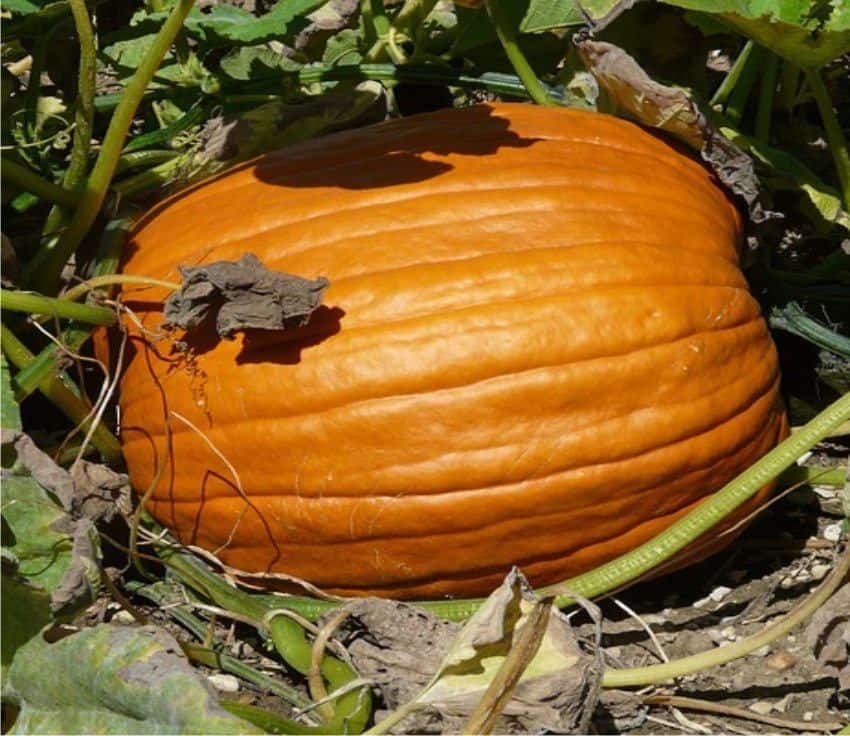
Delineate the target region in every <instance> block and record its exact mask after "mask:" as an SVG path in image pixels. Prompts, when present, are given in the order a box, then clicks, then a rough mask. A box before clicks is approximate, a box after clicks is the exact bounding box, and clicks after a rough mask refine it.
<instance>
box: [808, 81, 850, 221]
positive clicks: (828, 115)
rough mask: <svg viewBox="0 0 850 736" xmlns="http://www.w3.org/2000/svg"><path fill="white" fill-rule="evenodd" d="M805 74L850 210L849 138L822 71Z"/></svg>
mask: <svg viewBox="0 0 850 736" xmlns="http://www.w3.org/2000/svg"><path fill="white" fill-rule="evenodd" d="M805 74H806V81H807V82H808V83H809V88H810V89H811V91H812V95H813V96H814V98H815V102H816V103H817V106H818V110H819V111H820V116H821V120H822V121H823V128H824V130H825V131H826V140H827V143H829V150H830V151H831V152H832V159H833V161H834V162H835V171H836V172H837V174H838V181H839V183H840V185H841V196H842V199H843V201H844V209H845V210H847V211H848V212H850V148H848V145H847V139H846V138H845V136H844V131H843V130H842V128H841V124H840V123H839V122H838V118H837V117H836V115H835V109H834V108H833V105H832V100H831V99H830V97H829V92H827V89H826V85H825V84H824V83H823V79H822V78H821V75H820V72H819V71H818V70H817V69H806V70H805Z"/></svg>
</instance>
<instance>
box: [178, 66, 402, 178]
mask: <svg viewBox="0 0 850 736" xmlns="http://www.w3.org/2000/svg"><path fill="white" fill-rule="evenodd" d="M249 57H250V55H249V56H247V57H245V58H246V59H247V58H249ZM249 63H251V64H253V63H255V62H249ZM231 71H233V73H235V74H240V73H241V72H240V69H239V68H238V62H237V63H236V64H235V66H234V67H231ZM385 113H386V97H385V95H384V92H383V88H382V87H381V86H380V85H379V84H378V83H376V82H363V83H361V84H359V85H357V86H356V87H354V88H351V87H341V88H339V89H334V90H332V91H331V92H329V93H327V94H324V95H316V96H314V97H308V98H306V99H305V100H303V101H302V102H300V103H297V104H288V103H285V102H269V103H266V104H263V105H260V106H259V107H256V108H254V109H253V110H249V111H248V112H245V113H242V114H239V115H229V116H227V117H223V118H212V119H211V120H209V121H207V124H206V125H205V127H204V130H203V133H202V137H203V141H202V145H201V146H200V150H198V151H197V152H190V153H189V154H187V156H186V165H185V166H182V167H181V168H180V170H181V171H182V172H185V173H184V176H185V178H184V179H183V180H179V181H173V182H172V183H171V184H172V186H173V187H174V188H180V187H181V186H185V185H187V184H189V183H190V182H191V181H194V180H197V179H199V178H202V177H205V176H210V175H212V174H215V173H217V172H218V171H222V170H223V169H226V168H228V167H230V166H233V165H234V164H236V163H238V162H239V161H245V160H246V159H249V158H252V157H254V156H257V155H259V154H261V153H263V152H265V151H269V150H273V149H275V148H280V147H283V146H286V145H289V144H291V143H295V142H297V141H301V140H306V139H308V138H312V137H314V136H318V135H320V134H322V133H327V132H330V131H334V130H342V129H344V128H350V127H354V126H356V125H361V124H365V123H366V122H377V121H378V120H381V119H383V117H384V115H385Z"/></svg>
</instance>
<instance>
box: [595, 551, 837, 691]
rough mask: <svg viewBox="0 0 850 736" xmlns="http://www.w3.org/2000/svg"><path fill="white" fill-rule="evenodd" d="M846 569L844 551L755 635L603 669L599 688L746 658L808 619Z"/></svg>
mask: <svg viewBox="0 0 850 736" xmlns="http://www.w3.org/2000/svg"><path fill="white" fill-rule="evenodd" d="M848 571H850V551H847V552H845V553H844V555H843V556H842V557H841V559H840V560H839V562H838V565H837V566H836V568H835V570H833V572H832V574H831V575H830V576H829V577H828V578H827V579H826V580H825V581H824V582H823V584H822V585H821V586H820V588H818V589H817V590H816V591H815V592H814V593H813V594H812V595H810V596H808V597H807V598H806V599H805V600H804V601H803V602H802V603H801V604H800V605H799V606H797V607H796V608H793V609H792V610H791V611H789V612H788V613H787V614H786V615H785V616H783V617H782V618H781V619H779V620H778V621H776V622H775V623H773V624H771V625H770V626H767V627H765V628H764V629H762V630H761V631H760V632H759V633H758V634H756V635H754V636H749V637H747V638H746V639H741V640H740V641H737V642H735V643H734V644H727V645H725V646H722V647H717V648H716V649H710V650H708V651H705V652H700V653H699V654H694V655H692V656H690V657H683V658H682V659H674V660H672V661H671V662H662V663H661V664H656V665H650V666H649V667H636V668H634V669H622V670H606V672H605V674H604V675H603V676H602V687H610V688H623V687H642V686H645V685H655V684H657V683H661V682H666V681H667V680H672V679H674V678H676V677H682V676H683V675H690V674H693V673H694V672H700V671H702V670H705V669H708V668H709V667H717V666H718V665H721V664H725V663H726V662H731V661H732V660H734V659H739V658H740V657H745V656H746V655H748V654H750V653H751V652H754V651H756V650H757V649H760V648H761V647H763V646H765V645H766V644H770V643H771V642H773V641H776V640H777V639H778V638H779V637H781V636H784V635H785V634H787V633H788V632H789V631H791V630H792V629H794V628H795V627H796V626H798V625H799V624H801V623H803V622H804V621H806V620H808V619H809V618H811V616H812V615H813V614H814V613H815V611H817V610H818V608H820V607H821V606H822V605H823V604H824V603H826V601H827V600H829V597H830V596H831V595H832V594H833V593H834V592H835V591H836V590H837V589H838V587H839V586H840V585H841V583H842V582H843V581H844V579H845V578H846V577H847V573H848Z"/></svg>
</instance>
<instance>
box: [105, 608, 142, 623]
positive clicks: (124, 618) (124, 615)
mask: <svg viewBox="0 0 850 736" xmlns="http://www.w3.org/2000/svg"><path fill="white" fill-rule="evenodd" d="M109 621H110V623H114V624H124V625H127V624H134V623H136V619H135V618H134V617H133V614H132V613H130V612H129V611H125V610H124V609H123V608H122V609H121V610H120V611H116V612H115V615H114V616H113V617H112V618H111V619H109Z"/></svg>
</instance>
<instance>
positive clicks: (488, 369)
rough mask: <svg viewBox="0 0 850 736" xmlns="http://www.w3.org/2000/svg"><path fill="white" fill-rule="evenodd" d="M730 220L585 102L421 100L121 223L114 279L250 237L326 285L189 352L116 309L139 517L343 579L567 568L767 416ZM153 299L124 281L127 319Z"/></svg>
mask: <svg viewBox="0 0 850 736" xmlns="http://www.w3.org/2000/svg"><path fill="white" fill-rule="evenodd" d="M739 229H740V217H739V215H738V213H737V211H736V209H735V207H734V206H733V205H732V204H731V203H730V202H729V200H728V199H727V197H726V195H725V194H724V193H723V191H722V190H721V189H720V188H719V187H718V186H717V185H716V183H715V182H714V180H713V178H712V176H711V175H710V174H709V173H708V172H707V171H706V170H705V169H704V168H703V167H702V166H701V165H700V164H698V163H697V162H695V161H693V160H691V159H690V158H689V157H687V156H686V155H684V154H682V153H681V152H679V150H678V149H676V148H675V147H674V146H673V145H671V144H670V143H668V142H666V141H664V140H663V139H661V138H659V137H657V136H655V135H653V134H651V133H649V132H647V131H645V130H643V129H642V128H640V127H638V126H636V125H633V124H631V123H629V122H625V121H623V120H620V119H616V118H613V117H609V116H606V115H601V114H596V113H585V112H579V111H573V110H566V109H550V108H542V107H536V106H532V105H525V104H497V105H487V106H483V105H482V106H476V107H470V108H465V109H461V110H445V111H439V112H436V113H429V114H426V115H420V116H414V117H409V118H404V119H401V120H395V121H390V122H386V123H382V124H379V125H377V126H373V127H370V128H362V129H358V130H354V131H347V132H343V133H338V134H334V135H331V136H327V137H324V138H321V139H319V140H314V141H310V142H306V143H303V144H299V145H294V146H291V147H289V148H286V149H284V150H281V151H279V152H276V153H272V154H269V155H267V156H265V157H262V158H260V159H257V160H255V161H252V162H250V163H248V164H246V165H243V166H241V167H239V168H237V169H235V170H233V171H232V172H229V173H227V174H225V175H222V176H220V177H218V178H216V179H214V180H212V181H209V182H207V183H204V184H202V185H200V186H198V187H196V188H194V189H192V190H189V191H188V192H186V193H183V194H181V195H178V196H177V197H174V198H172V199H171V200H168V201H166V202H164V203H163V204H162V205H160V206H158V207H157V208H155V209H154V210H153V211H152V212H150V213H148V215H146V216H145V217H144V218H143V219H142V220H141V222H140V223H139V224H138V226H137V229H136V230H135V233H134V235H133V236H132V239H131V243H130V247H129V255H128V257H127V260H126V263H125V265H124V271H125V273H129V274H137V275H144V276H149V277H154V278H160V279H171V280H177V279H178V273H177V266H178V265H197V264H200V263H209V262H212V261H217V260H222V259H228V260H235V259H237V258H239V257H240V256H241V255H243V254H244V253H246V252H250V253H254V254H256V255H257V256H258V257H259V258H260V260H261V261H263V263H265V265H267V266H268V267H269V268H272V269H277V270H281V271H286V272H289V273H294V274H298V275H301V276H304V277H306V278H311V279H312V278H316V277H318V276H326V277H327V278H328V279H329V280H330V282H331V286H330V287H329V289H328V290H327V292H326V294H325V299H324V306H323V307H321V308H320V310H319V311H318V312H316V313H315V314H314V315H313V317H312V319H311V321H310V322H309V324H307V325H306V326H305V327H302V328H297V329H293V330H288V331H285V332H280V333H261V332H254V333H251V334H240V335H239V336H238V337H237V339H236V340H233V341H221V342H218V341H216V340H215V339H214V338H213V337H212V335H211V331H210V333H209V334H206V333H203V332H202V333H201V334H200V335H196V336H193V337H192V338H191V339H190V340H189V344H190V347H191V348H192V356H191V358H187V357H186V356H185V355H184V354H181V353H179V352H175V351H174V350H173V349H172V346H171V343H170V342H169V341H168V340H160V341H157V340H151V339H150V337H149V336H148V337H144V336H143V335H141V334H140V331H139V329H138V328H137V327H136V325H135V324H134V323H133V322H132V321H129V320H127V321H126V326H127V329H128V330H129V332H130V338H129V344H130V345H129V349H128V351H127V353H126V355H125V364H126V370H125V371H124V374H123V377H122V380H121V398H120V405H121V416H122V429H121V438H122V442H123V447H124V453H125V457H126V461H127V465H128V467H129V472H130V477H131V480H132V483H133V485H134V487H135V488H136V490H137V492H139V493H144V492H145V491H146V490H147V489H148V488H149V487H150V486H151V484H152V483H153V481H154V477H155V473H156V470H157V468H158V467H160V464H163V466H162V468H161V470H162V473H161V477H160V480H159V483H158V485H157V487H156V490H155V491H154V492H153V495H152V498H151V501H150V503H149V507H148V508H149V510H150V511H151V512H152V513H153V515H154V516H155V517H156V518H157V519H158V520H159V521H160V522H162V523H163V524H165V525H166V526H168V527H169V528H170V529H171V530H173V531H174V532H175V534H176V535H177V536H178V537H179V538H180V540H181V541H182V542H184V543H187V544H194V545H197V546H200V547H203V548H206V549H209V550H213V551H216V553H217V554H218V556H219V557H220V558H221V559H222V561H223V562H225V563H226V564H228V565H230V566H232V567H235V568H238V569H241V570H245V571H250V572H276V573H285V574H288V575H294V576H297V577H299V578H303V579H305V580H308V581H310V582H311V583H314V584H315V585H318V586H320V587H322V588H325V589H327V590H329V591H331V592H334V593H338V594H343V595H367V594H370V595H382V596H394V597H400V598H422V597H436V596H442V595H455V596H471V595H479V594H484V593H487V592H489V591H490V590H492V589H493V588H494V587H495V586H497V585H498V584H499V582H500V581H501V579H502V577H503V576H504V574H505V572H506V571H507V570H508V569H509V568H510V567H511V565H513V564H516V565H519V566H520V567H521V568H522V570H523V571H524V572H525V573H526V575H527V576H528V577H529V578H530V580H531V581H532V582H533V583H534V584H536V585H543V584H548V583H553V582H556V581H559V580H563V579H566V578H569V577H571V576H573V575H577V574H580V573H582V572H585V571H587V570H589V569H592V568H593V567H595V566H597V565H599V564H601V563H604V562H606V561H608V560H610V559H612V558H614V557H616V556H618V555H620V554H623V553H625V552H627V551H629V550H630V549H633V548H634V547H636V546H637V545H639V544H641V543H642V542H644V541H646V540H647V539H649V538H651V537H652V536H653V535H655V534H657V533H658V532H660V531H661V530H663V529H664V528H665V527H667V526H668V525H669V524H670V523H671V522H672V521H674V520H675V519H677V518H679V517H680V516H681V515H683V514H684V513H685V512H687V511H688V510H690V509H692V508H693V507H694V506H695V505H697V504H699V503H700V502H701V501H702V500H703V499H704V498H705V497H706V496H707V495H709V494H711V493H712V492H714V491H716V490H717V489H719V488H720V487H721V486H723V485H724V484H725V483H726V482H727V481H729V480H730V479H732V478H733V477H735V476H736V475H737V474H738V473H740V472H741V471H743V470H744V469H745V468H747V467H748V466H749V465H750V464H752V462H754V461H755V460H756V459H758V458H759V457H760V456H761V455H763V454H764V453H765V452H767V451H768V450H769V449H770V448H772V447H773V446H774V445H775V444H776V443H777V442H778V441H779V440H780V439H782V437H783V436H784V435H785V433H786V431H787V428H786V420H785V414H784V410H783V408H782V403H781V400H780V397H779V393H778V383H779V371H778V366H777V358H776V353H775V349H774V346H773V343H772V341H771V338H770V335H769V333H768V330H767V327H766V325H765V322H764V320H763V319H762V317H761V314H760V310H759V306H758V304H757V302H756V301H755V299H753V297H752V296H751V295H750V293H749V290H748V285H747V282H746V280H745V278H744V276H743V275H742V273H741V270H740V269H739V266H738V242H739ZM165 296H166V292H165V291H164V290H162V289H156V288H148V289H141V290H140V289H139V288H138V287H127V288H126V289H125V291H124V300H125V302H126V303H127V304H128V306H130V307H131V308H132V309H133V310H134V312H135V313H136V315H137V317H138V318H139V319H140V320H141V322H142V324H144V325H145V327H146V329H148V330H152V331H156V330H157V329H158V328H159V326H160V325H161V323H162V321H163V318H162V312H161V310H162V301H163V299H164V297H165ZM166 417H168V418H169V425H170V437H168V436H167V433H166ZM184 418H185V420H188V421H189V422H191V425H190V424H189V423H187V422H186V421H184ZM192 425H194V427H193V426H192ZM212 446H214V447H215V448H216V450H214V449H212ZM221 455H223V456H225V457H226V458H227V461H228V463H229V464H230V465H231V466H232V469H231V467H229V466H228V464H226V463H225V462H224V461H223V460H222V458H221ZM234 472H235V473H236V475H238V481H237V479H236V477H235V476H234ZM240 485H241V490H240ZM243 493H244V496H243ZM767 493H769V489H767V488H766V489H764V490H763V491H762V492H761V493H760V494H759V495H758V496H757V497H755V498H754V499H752V501H751V502H750V503H748V504H746V505H745V506H744V507H742V508H741V509H740V513H739V514H738V515H737V516H736V517H735V519H733V520H730V523H732V522H734V521H737V520H739V519H740V518H742V517H743V516H744V514H746V513H748V512H750V511H752V509H753V508H754V507H755V506H756V505H757V504H758V503H759V502H761V501H763V500H764V498H765V496H766V494H767ZM246 499H247V501H246ZM729 539H730V537H729V536H726V537H724V538H721V539H717V538H716V535H714V536H713V537H712V539H711V548H716V547H718V546H720V545H721V544H724V543H726V542H728V540H729ZM707 551H708V550H707V549H705V548H703V549H701V550H700V554H702V555H704V554H705V553H706V552H707Z"/></svg>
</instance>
